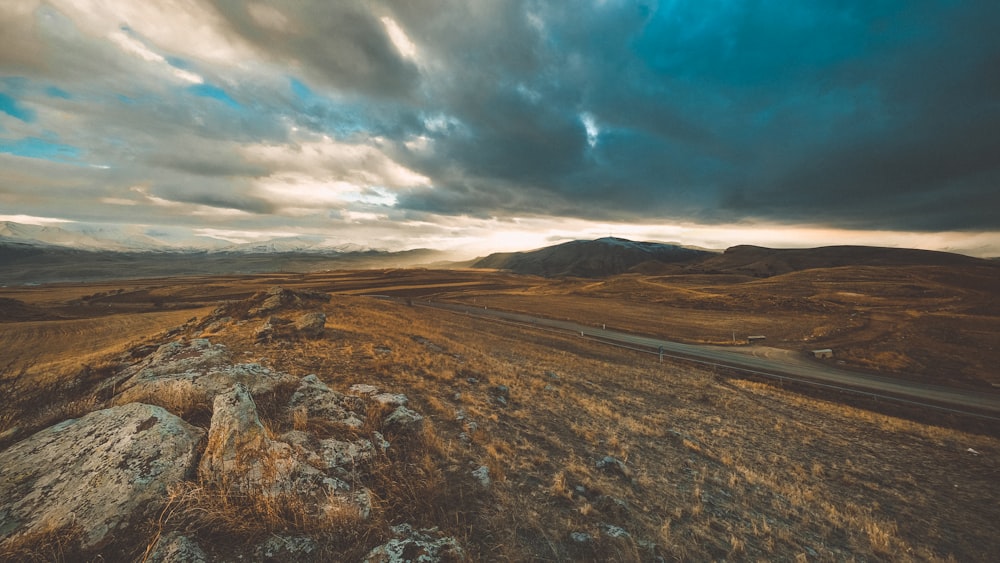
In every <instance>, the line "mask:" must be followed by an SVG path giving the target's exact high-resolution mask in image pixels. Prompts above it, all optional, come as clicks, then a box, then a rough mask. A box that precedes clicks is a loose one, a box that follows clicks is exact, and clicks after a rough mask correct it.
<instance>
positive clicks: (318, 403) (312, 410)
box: [288, 375, 365, 428]
mask: <svg viewBox="0 0 1000 563" xmlns="http://www.w3.org/2000/svg"><path fill="white" fill-rule="evenodd" d="M288 406H289V408H290V409H291V410H292V411H298V412H300V413H302V414H301V416H305V417H307V418H321V419H324V420H326V421H328V422H334V423H338V424H343V425H344V426H350V427H352V428H360V427H361V424H362V422H361V420H362V419H363V418H364V414H363V413H364V412H365V411H364V403H363V402H362V401H361V400H360V399H359V398H357V397H350V396H347V395H344V394H342V393H338V392H337V391H334V390H332V389H330V388H329V387H327V385H326V384H325V383H323V382H322V381H320V380H319V378H318V377H316V376H315V375H307V376H305V377H303V378H302V381H301V382H300V383H299V386H298V388H297V389H296V390H295V394H294V395H292V398H291V400H290V401H289V404H288ZM356 410H359V411H360V414H359V413H358V412H355V411H356Z"/></svg>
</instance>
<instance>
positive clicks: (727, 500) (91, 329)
mask: <svg viewBox="0 0 1000 563" xmlns="http://www.w3.org/2000/svg"><path fill="white" fill-rule="evenodd" d="M790 275H791V276H798V277H792V278H788V279H781V278H784V277H785V276H781V277H779V278H772V279H766V280H755V279H749V278H733V277H727V278H721V277H720V278H719V279H712V277H711V276H698V277H685V278H676V279H675V278H667V277H663V276H659V277H656V276H654V277H643V276H624V277H619V278H615V279H611V280H607V281H594V280H568V281H551V280H543V279H539V278H530V277H521V276H511V275H507V274H501V273H484V272H472V271H457V272H433V271H420V270H415V271H406V270H394V271H384V272H371V271H366V272H332V273H317V274H308V275H294V274H288V275H285V274H282V275H258V276H245V277H200V278H177V279H158V280H146V281H134V282H110V283H107V284H88V285H62V286H42V287H33V288H6V289H4V290H3V291H2V292H0V298H7V299H16V300H18V302H17V303H14V302H10V301H7V302H3V303H4V307H5V312H6V313H5V316H4V317H3V319H4V322H0V336H2V338H3V341H4V343H5V346H6V347H5V351H4V352H3V356H2V357H3V360H4V361H3V363H2V364H0V366H2V369H3V372H2V373H0V376H2V379H0V384H2V385H3V396H4V397H5V401H6V403H5V407H4V413H3V417H2V418H0V447H6V446H7V445H9V444H10V443H11V442H12V441H14V440H17V439H20V438H22V437H24V436H26V435H27V434H28V433H29V432H31V431H34V430H37V429H39V428H41V427H43V426H45V425H47V424H51V423H52V422H53V421H56V420H58V419H59V418H60V417H67V416H76V415H78V414H82V413H83V412H86V411H87V410H92V409H96V408H101V407H102V406H106V405H107V401H108V397H104V396H97V395H94V394H92V389H94V388H95V387H96V384H97V383H99V381H100V378H101V377H102V373H107V370H111V369H114V367H115V365H116V364H117V363H118V362H121V361H127V359H125V360H123V359H122V358H121V356H120V352H122V351H125V350H129V349H132V348H134V347H135V346H139V345H142V344H156V343H160V342H164V341H169V340H171V339H176V338H182V337H195V336H205V337H207V338H210V339H211V340H212V341H213V342H220V343H223V344H225V345H226V346H227V347H229V349H230V350H232V351H233V352H234V354H235V355H237V356H238V357H240V358H242V359H243V361H247V362H259V363H261V364H264V365H266V366H269V367H272V368H275V369H279V370H283V371H286V372H288V373H291V374H293V375H297V376H302V375H306V374H309V373H315V374H317V375H318V376H319V377H320V379H322V380H323V381H325V382H326V383H328V384H329V385H331V386H332V387H334V388H339V389H346V388H347V387H348V386H350V385H351V384H354V383H374V384H376V385H379V386H380V387H382V388H384V389H386V390H390V391H393V392H400V393H405V394H407V395H408V396H409V397H410V399H411V405H412V406H413V408H414V409H415V410H418V411H419V412H421V413H423V414H425V415H426V416H427V417H428V418H429V422H430V424H429V425H428V428H427V430H426V432H425V436H424V437H423V441H422V445H421V450H420V451H418V452H410V453H408V454H407V457H406V459H404V460H396V461H397V462H404V463H407V464H410V465H412V466H419V467H420V468H421V470H420V471H419V472H417V473H416V474H415V475H418V477H412V475H414V473H405V472H393V471H391V470H390V469H389V468H388V466H387V468H386V469H385V471H384V473H385V479H383V481H382V486H381V488H377V489H376V491H375V492H376V493H377V494H378V495H379V497H380V499H381V500H380V502H381V505H380V506H381V510H380V511H379V513H378V514H379V516H378V518H379V519H380V520H379V521H378V522H375V523H374V524H372V526H373V527H377V526H379V525H389V524H396V523H400V522H409V523H411V524H414V525H416V526H418V527H428V526H437V527H439V528H440V529H441V530H442V531H444V532H445V533H447V534H450V535H453V536H455V537H457V538H459V539H460V541H461V542H462V543H463V545H465V546H467V548H468V550H469V553H470V556H471V557H472V558H473V559H475V560H498V561H504V560H509V561H525V560H551V561H558V560H594V561H607V560H618V561H638V560H655V559H656V557H663V558H665V559H667V560H712V559H715V560H719V559H727V560H769V561H770V560H789V561H790V560H796V561H813V560H819V561H843V560H856V561H866V560H868V561H871V560H894V561H925V560H931V561H934V560H940V561H948V560H958V561H977V560H978V561H991V560H995V557H996V555H997V554H998V553H1000V537H998V536H997V534H996V529H997V528H996V522H1000V485H998V482H1000V481H998V476H1000V439H998V438H997V437H996V433H995V432H994V433H992V434H991V433H990V432H969V431H963V430H961V429H959V428H958V427H956V425H949V424H946V422H948V421H942V420H939V419H933V418H931V417H930V416H928V417H927V418H926V420H921V417H920V416H919V413H918V414H917V416H915V417H910V418H906V419H904V418H898V417H894V416H892V415H890V414H884V413H880V412H877V411H873V410H870V409H863V408H858V407H856V406H852V405H850V404H846V403H845V402H843V401H842V400H836V399H837V398H835V397H834V398H822V397H809V396H804V395H800V394H797V393H793V392H791V391H788V390H783V389H780V388H776V387H773V386H770V385H765V384H762V383H757V382H752V381H745V380H740V379H735V378H730V377H728V376H727V374H724V373H716V372H713V371H712V370H710V369H705V368H700V367H697V366H694V365H691V364H686V363H675V362H671V361H665V362H664V363H662V364H661V363H657V362H656V360H655V358H653V357H651V356H648V355H641V354H637V353H634V352H630V351H627V350H619V349H615V348H610V347H608V348H605V347H595V346H594V344H593V343H590V342H588V341H583V340H581V339H578V338H573V337H567V336H563V335H559V334H555V333H549V332H543V331H533V330H530V329H525V328H522V327H517V326H511V325H505V324H498V323H494V322H490V321H487V320H483V319H478V318H475V317H467V316H463V315H456V314H452V313H449V312H445V311H440V310H434V309H428V308H423V307H410V306H407V305H406V304H405V300H404V301H402V302H399V301H390V300H385V299H379V298H377V297H373V296H375V295H392V296H398V297H403V298H417V299H420V298H422V299H435V300H453V301H461V302H469V303H476V304H480V305H484V306H490V307H500V308H509V309H512V310H525V311H530V312H532V313H534V314H538V315H545V316H553V317H563V318H568V319H573V320H578V321H587V322H594V323H595V324H597V323H601V322H606V323H607V324H608V325H609V327H611V326H615V327H616V328H619V329H625V330H632V331H635V332H639V333H644V334H653V335H661V336H665V337H670V338H676V339H680V340H688V341H696V342H715V343H724V342H726V341H727V339H729V338H731V335H730V332H731V330H734V329H733V328H732V327H733V325H734V324H735V323H734V319H736V320H737V321H738V323H739V327H740V328H737V329H736V330H739V331H740V333H744V334H749V333H761V334H766V335H767V336H768V340H769V343H770V344H771V345H776V346H785V347H788V348H790V349H794V350H802V349H808V348H813V347H826V346H834V347H835V348H836V349H837V350H838V351H840V350H843V351H844V352H843V353H842V354H838V357H839V358H842V359H844V360H845V361H849V362H852V363H855V364H857V365H861V366H870V367H872V368H878V369H882V370H885V371H890V372H891V371H893V370H895V369H905V370H906V371H911V372H913V373H916V374H917V375H918V376H919V375H922V376H924V377H933V376H934V375H935V374H936V373H937V372H935V371H934V369H937V368H936V366H938V365H939V364H935V363H934V362H937V361H938V360H937V359H934V358H932V359H926V358H924V359H922V358H923V357H922V356H920V353H921V352H920V350H922V349H923V346H931V349H930V350H929V351H928V352H927V354H928V356H934V357H936V356H937V355H938V354H941V355H944V356H946V358H945V359H944V360H940V361H948V362H958V363H956V364H954V365H959V366H960V367H961V369H959V370H955V371H954V372H952V371H949V372H947V373H948V375H947V377H946V378H945V379H946V382H948V383H954V384H956V385H965V386H973V385H979V386H984V385H985V384H986V382H987V381H988V379H989V377H990V373H991V372H990V369H989V363H990V362H992V365H996V360H997V359H1000V358H997V352H996V351H995V350H992V349H990V348H989V346H990V345H994V343H995V337H996V335H997V334H1000V324H998V320H997V317H998V312H997V311H995V310H991V309H990V303H993V304H994V306H995V303H996V295H995V290H992V289H991V287H992V286H991V285H989V284H988V283H987V280H985V279H981V277H980V276H979V275H978V274H977V273H975V272H972V273H969V274H967V275H965V276H959V277H957V278H956V277H949V276H948V275H946V273H945V272H938V271H936V270H923V269H920V270H912V271H911V270H906V271H898V272H894V273H891V274H889V273H888V271H887V272H883V273H878V272H874V271H870V270H857V269H854V270H842V271H838V270H830V271H826V272H824V274H823V276H822V277H820V276H817V275H816V274H815V273H814V274H813V276H811V277H810V276H805V275H804V273H799V274H790ZM274 285H282V286H284V287H288V288H293V289H312V290H319V291H324V292H329V293H332V294H334V295H333V298H332V300H331V301H330V302H329V303H327V304H324V305H323V306H322V310H323V311H324V312H325V313H326V314H327V317H328V321H327V329H326V331H325V333H324V335H323V337H322V338H320V339H316V340H294V341H283V340H276V341H273V342H268V343H259V342H257V341H256V339H255V338H254V331H255V329H256V328H257V326H256V324H255V323H254V322H247V323H244V324H239V323H234V324H231V325H227V326H226V327H224V328H223V329H221V330H219V331H217V332H213V333H211V334H204V333H203V332H202V330H201V329H200V328H198V325H199V323H198V322H197V321H195V322H186V321H187V320H188V319H192V318H194V319H200V318H203V317H204V316H205V315H206V314H207V313H208V311H210V310H211V309H212V308H214V307H215V306H216V305H217V304H219V303H220V302H221V301H225V300H236V299H243V298H246V297H248V296H250V295H252V294H253V293H254V292H256V291H259V290H263V289H267V288H268V287H271V286H274ZM991 291H992V292H993V293H991ZM365 294H368V295H365ZM962 321H966V322H962ZM934 331H939V332H934ZM949 331H951V332H949ZM949 334H951V335H952V336H950V337H949V336H948V335H949ZM897 336H905V337H906V338H905V339H904V338H897ZM991 337H992V338H991ZM914 342H915V344H914ZM838 343H840V344H838ZM885 354H888V356H884V355H885ZM884 358H889V360H891V361H889V360H885V359H884ZM899 358H903V359H899ZM75 361H77V362H78V363H76V364H75V365H74V362H75ZM83 364H87V367H84V366H83ZM914 366H917V367H921V369H922V370H923V371H922V372H921V370H920V369H918V370H913V369H911V368H913V367H914ZM952 374H957V375H952ZM499 386H505V387H506V388H507V389H509V394H508V395H506V396H505V394H504V393H503V392H501V391H500V390H499ZM501 396H504V400H502V401H501V400H500V397H501ZM177 408H180V407H177ZM181 410H183V409H181ZM185 416H187V417H188V418H190V419H191V420H193V421H194V422H195V423H199V424H201V425H206V424H207V420H206V418H205V413H185ZM297 423H298V424H302V421H295V420H277V419H275V420H270V421H269V424H270V425H271V426H272V428H273V430H274V431H275V432H278V431H281V430H284V429H287V428H292V427H294V426H295V424H297ZM606 456H611V457H614V458H615V459H617V460H620V461H621V462H622V465H621V466H618V465H617V464H612V465H610V466H607V467H605V468H603V469H602V468H599V467H598V465H599V463H598V462H600V461H601V460H603V459H604V458H605V457H606ZM482 465H485V466H486V467H488V468H489V475H490V477H491V480H492V484H491V486H490V488H489V489H488V490H480V489H479V488H477V486H476V484H475V482H474V481H473V480H472V477H471V471H472V470H473V469H475V468H476V467H479V466H482ZM406 475H411V476H410V477H406ZM406 479H411V481H406ZM189 492H190V491H189ZM177 494H178V495H180V496H182V497H183V495H184V494H185V492H184V491H178V492H177ZM178 502H180V504H181V508H180V509H179V510H182V509H183V508H184V506H183V499H182V500H181V501H178ZM219 508H225V509H226V510H230V511H235V513H238V514H241V515H242V516H241V518H242V522H243V523H242V524H241V527H240V528H239V529H234V530H231V531H232V533H233V534H235V536H239V537H250V536H254V535H255V534H256V535H258V536H259V535H260V534H266V533H268V532H269V531H271V530H272V528H274V527H281V526H285V527H290V528H291V530H292V531H293V532H295V531H298V532H300V533H303V534H307V535H311V536H313V537H316V538H318V539H320V540H321V541H334V539H332V538H334V537H336V538H340V539H337V540H336V541H340V542H343V541H347V542H348V544H347V545H345V546H343V547H342V549H343V550H344V551H342V552H343V553H352V554H363V553H364V552H365V551H366V549H368V548H370V547H371V542H374V541H375V539H374V535H373V534H358V535H354V536H351V538H353V539H349V540H344V539H343V537H342V536H343V534H342V533H341V534H340V535H337V533H335V532H336V530H332V529H326V528H323V527H317V526H316V525H315V523H308V522H294V521H293V522H287V521H279V522H274V521H273V520H268V519H267V518H259V519H258V520H254V518H252V517H247V514H250V516H252V515H253V511H254V510H255V509H254V508H253V507H219ZM205 509H206V507H205V506H204V504H200V505H199V504H197V503H195V504H194V505H193V506H192V507H191V508H190V510H191V512H192V513H194V512H198V513H206V514H207V513H208V512H209V511H207V510H205ZM237 509H238V510H237ZM241 510H242V511H244V512H241ZM246 511H248V512H246ZM222 512H225V510H219V511H217V512H216V514H219V513H222ZM279 520H280V519H279ZM219 522H220V521H216V522H215V523H214V524H213V525H208V523H206V522H201V524H202V526H201V527H200V528H199V529H200V530H201V531H200V532H198V533H201V534H206V535H209V536H210V535H212V534H215V535H219V534H222V533H223V532H224V530H223V529H222V528H224V526H225V525H226V524H225V521H224V520H222V521H221V522H222V523H221V524H220V523H219ZM248 522H249V523H250V524H247V523H248ZM254 522H257V524H253V523H254ZM189 523H190V522H189ZM231 524H232V523H231ZM220 526H221V527H222V528H220ZM255 526H256V527H255ZM583 534H586V536H584V535H583ZM239 537H235V540H237V541H238V540H239ZM585 538H589V539H585ZM202 539H211V538H210V537H207V538H202ZM229 541H234V538H233V537H230V538H229ZM350 542H354V543H350Z"/></svg>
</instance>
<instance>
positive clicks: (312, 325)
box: [295, 311, 326, 338]
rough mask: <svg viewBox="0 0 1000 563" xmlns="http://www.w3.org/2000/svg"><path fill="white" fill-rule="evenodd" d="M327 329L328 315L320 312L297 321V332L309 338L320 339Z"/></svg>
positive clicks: (306, 315)
mask: <svg viewBox="0 0 1000 563" xmlns="http://www.w3.org/2000/svg"><path fill="white" fill-rule="evenodd" d="M325 328H326V315H324V314H323V313H320V312H319V311H314V312H312V313H306V314H304V315H302V316H301V317H299V319H298V320H297V321H295V330H297V331H298V332H299V334H301V335H303V336H305V337H308V338H319V337H320V336H322V335H323V329H325Z"/></svg>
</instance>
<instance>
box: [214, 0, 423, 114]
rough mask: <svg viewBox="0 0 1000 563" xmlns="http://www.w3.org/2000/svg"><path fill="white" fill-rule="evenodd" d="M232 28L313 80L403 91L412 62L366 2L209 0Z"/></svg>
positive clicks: (413, 78) (411, 77) (412, 80)
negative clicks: (395, 44)
mask: <svg viewBox="0 0 1000 563" xmlns="http://www.w3.org/2000/svg"><path fill="white" fill-rule="evenodd" d="M211 3H212V4H213V5H214V6H215V7H216V9H217V10H218V11H219V13H220V14H222V16H223V17H224V18H225V20H226V22H227V23H228V24H229V25H230V26H231V30H232V32H233V33H235V34H237V35H239V36H240V37H241V38H242V39H245V40H247V41H248V42H250V43H251V44H253V45H255V46H257V47H258V48H259V50H260V52H262V53H268V54H270V55H271V56H273V57H274V58H275V59H276V60H278V61H279V62H281V63H285V62H293V63H295V64H297V65H301V67H302V68H303V69H305V70H306V72H308V73H309V74H310V77H311V78H313V79H314V80H316V81H317V82H320V83H324V84H326V85H328V86H331V87H334V88H337V89H340V90H348V91H357V92H361V93H364V94H375V95H380V96H393V97H396V96H407V95H409V94H410V92H411V91H412V90H413V89H414V88H415V87H416V85H417V79H418V73H417V69H416V67H415V66H414V65H413V64H412V63H409V62H407V61H406V60H404V59H403V57H402V56H401V55H400V53H399V52H398V51H397V50H396V49H395V48H394V47H393V44H392V42H391V41H390V39H389V36H388V33H387V31H386V28H385V26H384V25H383V24H382V22H381V20H380V19H379V15H378V14H376V13H374V12H373V11H372V10H371V6H372V5H373V4H372V3H369V2H364V1H362V0H338V1H337V2H328V1H325V0H300V1H296V2H283V3H281V4H277V5H274V6H271V5H267V4H263V3H260V4H250V3H247V2H244V1H242V0H212V2H211Z"/></svg>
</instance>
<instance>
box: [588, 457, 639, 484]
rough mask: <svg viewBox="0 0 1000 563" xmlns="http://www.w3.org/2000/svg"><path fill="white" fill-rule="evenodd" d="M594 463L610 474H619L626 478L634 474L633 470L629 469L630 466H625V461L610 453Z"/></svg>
mask: <svg viewBox="0 0 1000 563" xmlns="http://www.w3.org/2000/svg"><path fill="white" fill-rule="evenodd" d="M594 465H595V466H596V467H597V468H598V469H600V470H601V471H604V472H605V473H608V474H612V475H618V476H620V477H624V478H626V479H628V478H630V477H631V476H632V472H631V471H629V469H628V467H625V462H623V461H622V460H620V459H618V458H615V457H611V456H609V455H608V456H604V457H603V458H602V459H599V460H597V463H595V464H594Z"/></svg>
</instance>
